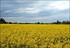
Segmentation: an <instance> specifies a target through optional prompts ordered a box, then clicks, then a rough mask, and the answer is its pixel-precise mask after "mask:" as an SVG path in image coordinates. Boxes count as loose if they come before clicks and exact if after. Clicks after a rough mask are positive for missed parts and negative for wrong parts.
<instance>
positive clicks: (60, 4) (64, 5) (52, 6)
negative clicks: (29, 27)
mask: <svg viewBox="0 0 70 48" xmlns="http://www.w3.org/2000/svg"><path fill="white" fill-rule="evenodd" d="M65 9H69V1H52V2H51V1H37V2H35V3H33V4H31V5H30V7H27V8H24V10H23V9H21V11H20V12H25V13H30V14H35V13H40V12H42V11H48V10H53V11H58V10H65Z"/></svg>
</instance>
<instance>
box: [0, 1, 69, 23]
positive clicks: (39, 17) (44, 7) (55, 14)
mask: <svg viewBox="0 0 70 48" xmlns="http://www.w3.org/2000/svg"><path fill="white" fill-rule="evenodd" d="M0 1H1V3H0V5H1V6H0V12H1V13H0V17H1V18H4V19H5V20H6V21H8V22H29V23H31V22H32V23H34V22H55V21H57V20H59V21H67V20H69V17H70V15H69V11H70V7H69V3H70V0H0Z"/></svg>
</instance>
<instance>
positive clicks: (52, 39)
mask: <svg viewBox="0 0 70 48" xmlns="http://www.w3.org/2000/svg"><path fill="white" fill-rule="evenodd" d="M0 26H1V27H0V47H1V48H70V32H69V25H64V24H60V25H59V24H57V25H56V24H43V25H42V24H0Z"/></svg>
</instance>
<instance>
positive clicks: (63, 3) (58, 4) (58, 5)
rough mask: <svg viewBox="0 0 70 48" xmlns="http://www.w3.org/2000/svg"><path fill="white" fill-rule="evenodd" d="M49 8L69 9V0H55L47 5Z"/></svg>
mask: <svg viewBox="0 0 70 48" xmlns="http://www.w3.org/2000/svg"><path fill="white" fill-rule="evenodd" d="M48 8H49V9H56V10H65V9H69V1H56V2H53V3H50V4H49V5H48Z"/></svg>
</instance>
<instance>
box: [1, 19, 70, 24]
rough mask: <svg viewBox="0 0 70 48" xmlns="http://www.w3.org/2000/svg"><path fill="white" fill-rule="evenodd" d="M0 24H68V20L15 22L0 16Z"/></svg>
mask: <svg viewBox="0 0 70 48" xmlns="http://www.w3.org/2000/svg"><path fill="white" fill-rule="evenodd" d="M0 24H70V21H62V22H60V21H59V20H57V21H56V22H52V23H40V22H36V23H17V22H6V21H5V20H4V19H3V18H0Z"/></svg>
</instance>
